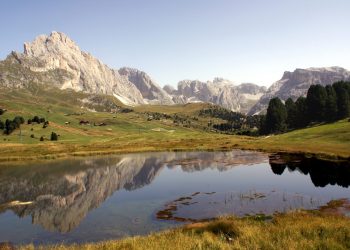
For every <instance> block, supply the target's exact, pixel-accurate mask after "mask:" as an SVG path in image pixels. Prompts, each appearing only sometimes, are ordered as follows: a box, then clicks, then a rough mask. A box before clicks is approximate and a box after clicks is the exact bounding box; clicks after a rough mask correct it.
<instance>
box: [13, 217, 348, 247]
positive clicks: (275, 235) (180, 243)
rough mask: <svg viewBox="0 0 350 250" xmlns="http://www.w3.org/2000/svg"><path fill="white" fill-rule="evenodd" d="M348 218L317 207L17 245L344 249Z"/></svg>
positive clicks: (346, 243) (346, 242)
mask: <svg viewBox="0 0 350 250" xmlns="http://www.w3.org/2000/svg"><path fill="white" fill-rule="evenodd" d="M349 222H350V219H349V218H346V217H342V216H339V215H338V216H337V215H334V214H331V213H322V212H320V211H309V212H305V211H296V212H291V213H287V214H278V215H276V216H274V217H273V218H272V219H271V218H267V217H264V216H253V217H248V218H234V217H223V218H219V219H216V220H213V221H209V222H201V223H193V224H189V225H186V226H182V227H179V228H176V229H172V230H166V231H162V232H158V233H153V234H150V235H148V236H136V237H129V238H125V239H121V240H111V241H102V242H97V243H85V244H72V245H53V246H34V245H25V246H21V247H20V248H19V249H22V250H31V249H55V250H66V249H67V250H75V249H89V250H95V249H284V248H285V247H286V246H288V248H289V249H320V248H323V249H335V248H336V249H348V248H349V247H350V241H349V238H350V223H349Z"/></svg>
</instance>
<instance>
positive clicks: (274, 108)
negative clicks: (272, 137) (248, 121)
mask: <svg viewBox="0 0 350 250" xmlns="http://www.w3.org/2000/svg"><path fill="white" fill-rule="evenodd" d="M286 119H287V110H286V107H285V106H284V104H283V103H282V101H281V100H280V99H279V98H278V97H275V98H272V99H271V100H270V102H269V106H268V108H267V113H266V121H265V127H266V131H267V132H268V133H276V132H277V133H278V132H284V131H285V130H286V128H287V125H286Z"/></svg>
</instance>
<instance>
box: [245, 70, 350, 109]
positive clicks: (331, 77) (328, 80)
mask: <svg viewBox="0 0 350 250" xmlns="http://www.w3.org/2000/svg"><path fill="white" fill-rule="evenodd" d="M349 79H350V71H348V70H346V69H344V68H341V67H337V66H334V67H323V68H307V69H295V70H294V71H293V72H289V71H285V72H284V74H283V76H282V78H281V79H280V80H279V81H277V82H275V83H274V84H272V85H271V87H269V89H268V90H267V92H266V93H265V94H264V95H263V96H262V97H261V98H260V100H259V101H258V102H257V103H256V104H255V105H254V106H253V107H252V108H251V110H250V111H249V114H251V115H253V114H258V113H261V112H263V111H265V110H266V108H267V106H268V103H269V100H270V99H271V98H273V97H279V98H280V99H282V100H284V101H285V100H287V99H288V98H289V97H291V98H292V99H294V100H296V99H297V98H298V97H299V96H306V94H307V91H308V89H309V87H310V86H311V85H313V84H321V85H323V86H325V85H329V84H332V83H334V82H337V81H341V80H349Z"/></svg>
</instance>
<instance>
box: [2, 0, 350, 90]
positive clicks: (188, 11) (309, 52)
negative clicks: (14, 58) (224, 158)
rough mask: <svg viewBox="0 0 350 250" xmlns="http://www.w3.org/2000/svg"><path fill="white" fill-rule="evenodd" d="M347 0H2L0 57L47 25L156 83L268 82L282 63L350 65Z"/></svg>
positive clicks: (20, 48) (280, 70) (291, 66)
mask: <svg viewBox="0 0 350 250" xmlns="http://www.w3.org/2000/svg"><path fill="white" fill-rule="evenodd" d="M349 11H350V1H349V0H329V1H326V0H284V1H277V0H273V1H272V0H241V1H235V0H172V1H170V0H169V1H167V0H124V1H121V0H108V1H107V0H95V1H92V0H59V1H48V0H32V1H25V0H22V1H20V0H2V1H1V3H0V23H1V26H0V34H1V37H0V58H5V57H6V55H7V54H9V53H10V51H11V50H17V51H23V42H25V41H31V40H33V39H34V38H35V37H36V36H37V35H39V34H49V33H50V32H51V31H52V30H56V31H61V32H64V33H66V34H67V35H68V36H70V37H71V38H72V39H73V40H74V41H75V42H76V43H77V44H78V45H79V46H80V48H81V49H82V50H84V51H88V52H90V53H91V54H92V55H94V56H95V57H97V58H99V59H100V60H101V61H103V62H104V63H106V64H107V65H109V66H110V67H113V68H119V67H122V66H130V67H135V68H138V69H141V70H144V71H146V72H147V73H149V74H150V75H151V77H152V78H154V79H155V80H156V81H157V82H158V83H159V84H160V85H164V84H172V85H176V84H177V82H178V81H180V80H183V79H199V80H210V79H212V78H213V77H216V76H218V77H224V78H227V79H231V80H233V81H235V82H237V83H240V82H254V83H257V84H260V85H266V86H268V85H270V84H272V83H273V82H274V81H276V80H278V79H280V78H281V76H282V74H283V72H284V71H286V70H289V71H291V70H294V69H295V68H306V67H319V66H322V67H323V66H342V67H345V68H347V69H350V14H349Z"/></svg>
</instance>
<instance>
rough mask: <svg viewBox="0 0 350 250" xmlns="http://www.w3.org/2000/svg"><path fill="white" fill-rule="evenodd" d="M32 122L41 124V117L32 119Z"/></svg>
mask: <svg viewBox="0 0 350 250" xmlns="http://www.w3.org/2000/svg"><path fill="white" fill-rule="evenodd" d="M32 122H36V123H40V118H39V116H34V117H33V119H32Z"/></svg>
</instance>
